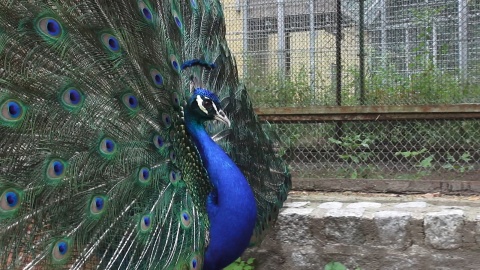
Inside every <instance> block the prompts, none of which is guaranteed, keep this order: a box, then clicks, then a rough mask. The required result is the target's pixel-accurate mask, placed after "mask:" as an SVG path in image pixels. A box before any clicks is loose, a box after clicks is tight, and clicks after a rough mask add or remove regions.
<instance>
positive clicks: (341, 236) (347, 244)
mask: <svg viewBox="0 0 480 270" xmlns="http://www.w3.org/2000/svg"><path fill="white" fill-rule="evenodd" d="M245 256H250V257H254V258H256V259H257V262H258V266H257V268H256V269H323V267H324V265H325V264H327V263H328V262H330V261H332V260H335V261H339V262H342V263H344V264H346V265H347V266H348V267H349V269H356V267H359V268H360V269H362V270H366V269H475V270H478V269H480V197H478V196H469V197H453V196H440V194H425V195H407V196H400V195H395V196H392V195H383V196H382V195H379V194H375V195H373V194H354V193H308V192H294V193H292V194H290V196H289V200H288V201H287V203H285V205H284V208H283V209H282V210H281V212H280V216H279V219H278V221H277V225H276V226H275V228H274V229H273V231H272V233H271V234H270V235H269V236H268V237H267V238H266V239H265V241H264V242H263V243H262V245H261V246H260V247H258V248H255V249H253V250H252V251H249V253H247V254H246V255H245Z"/></svg>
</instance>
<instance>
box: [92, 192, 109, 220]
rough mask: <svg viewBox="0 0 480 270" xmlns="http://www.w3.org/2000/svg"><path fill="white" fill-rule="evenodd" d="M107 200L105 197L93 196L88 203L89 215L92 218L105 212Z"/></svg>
mask: <svg viewBox="0 0 480 270" xmlns="http://www.w3.org/2000/svg"><path fill="white" fill-rule="evenodd" d="M106 204H107V198H106V197H105V196H100V195H99V196H94V197H92V199H91V201H90V213H91V214H92V215H94V216H99V215H101V214H102V213H103V212H105V209H106Z"/></svg>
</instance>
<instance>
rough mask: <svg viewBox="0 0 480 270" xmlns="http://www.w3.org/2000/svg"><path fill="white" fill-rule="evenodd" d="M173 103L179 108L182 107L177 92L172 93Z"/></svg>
mask: <svg viewBox="0 0 480 270" xmlns="http://www.w3.org/2000/svg"><path fill="white" fill-rule="evenodd" d="M172 103H173V105H174V106H176V107H177V108H178V107H180V106H181V105H180V98H179V97H178V94H177V93H176V92H173V93H172Z"/></svg>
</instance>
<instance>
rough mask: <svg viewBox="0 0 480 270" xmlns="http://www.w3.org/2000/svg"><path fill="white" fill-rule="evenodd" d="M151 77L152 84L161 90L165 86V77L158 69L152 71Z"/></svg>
mask: <svg viewBox="0 0 480 270" xmlns="http://www.w3.org/2000/svg"><path fill="white" fill-rule="evenodd" d="M150 77H151V78H152V83H153V85H154V86H155V87H157V88H159V87H161V86H163V77H162V75H161V74H160V72H159V71H158V70H157V69H155V68H152V69H150Z"/></svg>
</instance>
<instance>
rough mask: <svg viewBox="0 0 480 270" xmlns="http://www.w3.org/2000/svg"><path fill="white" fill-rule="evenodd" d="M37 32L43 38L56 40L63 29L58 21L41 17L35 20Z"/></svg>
mask: <svg viewBox="0 0 480 270" xmlns="http://www.w3.org/2000/svg"><path fill="white" fill-rule="evenodd" d="M36 29H37V31H38V32H39V33H40V34H41V35H42V36H43V37H45V38H48V39H50V40H51V39H53V40H57V39H59V38H60V37H61V35H62V33H63V28H62V25H61V24H60V22H58V20H56V19H54V18H51V17H43V18H40V19H38V20H37V23H36Z"/></svg>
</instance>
